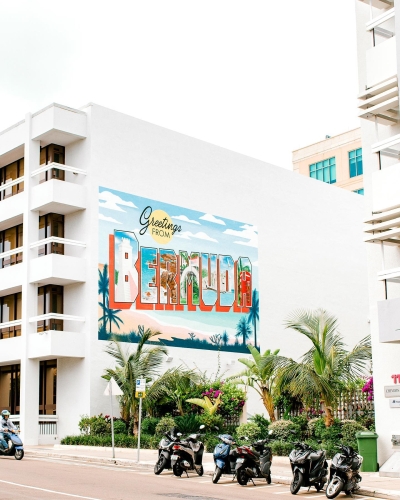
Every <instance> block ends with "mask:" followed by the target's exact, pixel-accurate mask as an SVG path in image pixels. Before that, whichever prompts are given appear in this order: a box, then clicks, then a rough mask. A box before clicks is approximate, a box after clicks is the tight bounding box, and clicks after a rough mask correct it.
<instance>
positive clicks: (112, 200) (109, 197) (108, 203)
mask: <svg viewBox="0 0 400 500" xmlns="http://www.w3.org/2000/svg"><path fill="white" fill-rule="evenodd" d="M102 201H104V203H101V202H102ZM118 205H122V206H125V207H130V208H137V206H136V205H135V204H134V203H132V202H131V201H125V200H123V199H122V198H120V197H119V196H117V195H116V194H113V193H110V191H102V192H101V193H99V206H100V207H101V208H108V210H117V211H118V212H125V210H122V208H121V207H119V206H118Z"/></svg>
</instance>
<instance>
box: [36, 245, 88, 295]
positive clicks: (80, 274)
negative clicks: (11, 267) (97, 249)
mask: <svg viewBox="0 0 400 500" xmlns="http://www.w3.org/2000/svg"><path fill="white" fill-rule="evenodd" d="M55 241H57V242H58V243H61V244H63V245H68V244H71V241H72V240H67V239H65V238H56V237H54V236H52V237H50V238H46V239H45V240H41V241H38V242H36V243H33V244H32V245H31V248H35V247H39V246H42V245H45V244H49V243H51V242H55ZM76 243H78V244H80V245H81V246H86V245H85V244H84V243H80V242H73V244H76ZM85 281H86V259H84V258H81V257H72V256H70V255H59V254H55V253H51V254H49V255H43V256H42V257H37V258H36V259H33V260H32V265H31V267H30V275H29V282H30V283H37V284H39V285H60V286H65V285H71V284H73V283H84V282H85Z"/></svg>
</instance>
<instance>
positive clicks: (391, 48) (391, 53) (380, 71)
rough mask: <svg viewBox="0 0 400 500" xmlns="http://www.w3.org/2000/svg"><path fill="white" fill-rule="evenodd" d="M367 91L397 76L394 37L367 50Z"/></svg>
mask: <svg viewBox="0 0 400 500" xmlns="http://www.w3.org/2000/svg"><path fill="white" fill-rule="evenodd" d="M366 56H367V61H366V63H367V81H366V86H367V89H370V88H371V87H375V86H377V85H379V84H381V83H382V82H385V81H386V80H389V79H391V78H393V77H395V76H396V75H397V63H396V37H395V36H393V37H392V38H389V39H388V40H386V41H384V42H382V43H380V44H379V45H377V46H376V47H372V48H370V49H369V50H367V54H366Z"/></svg>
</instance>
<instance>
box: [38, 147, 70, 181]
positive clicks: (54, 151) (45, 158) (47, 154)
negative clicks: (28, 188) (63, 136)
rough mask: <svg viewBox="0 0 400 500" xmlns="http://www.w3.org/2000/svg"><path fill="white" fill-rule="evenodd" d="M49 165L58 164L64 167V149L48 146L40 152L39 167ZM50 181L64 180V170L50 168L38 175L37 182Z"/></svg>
mask: <svg viewBox="0 0 400 500" xmlns="http://www.w3.org/2000/svg"><path fill="white" fill-rule="evenodd" d="M49 163H59V164H60V165H65V148H64V146H57V144H49V145H48V146H46V147H44V148H42V149H41V150H40V166H41V167H43V166H44V165H48V164H49ZM50 179H58V180H60V181H63V180H65V172H64V170H60V169H59V168H52V169H50V170H47V171H46V172H43V173H41V174H40V175H39V182H46V181H49V180H50Z"/></svg>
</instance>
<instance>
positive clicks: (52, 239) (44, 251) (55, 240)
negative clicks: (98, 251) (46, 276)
mask: <svg viewBox="0 0 400 500" xmlns="http://www.w3.org/2000/svg"><path fill="white" fill-rule="evenodd" d="M64 245H70V246H74V247H82V248H85V247H86V243H84V242H83V241H77V240H69V239H67V238H59V237H58V236H49V237H48V238H44V239H43V240H39V241H35V242H34V243H31V245H30V248H32V249H34V248H39V257H42V256H44V255H49V254H52V253H54V254H61V255H64ZM46 247H47V248H46Z"/></svg>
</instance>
